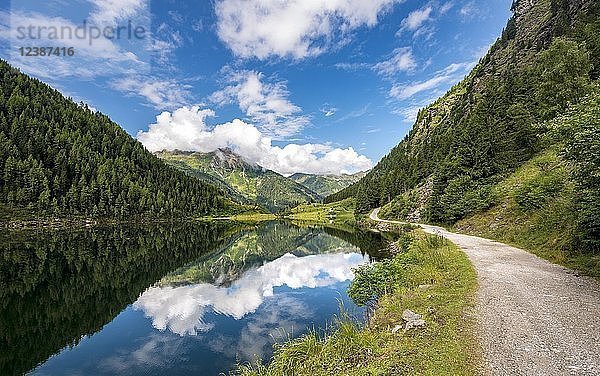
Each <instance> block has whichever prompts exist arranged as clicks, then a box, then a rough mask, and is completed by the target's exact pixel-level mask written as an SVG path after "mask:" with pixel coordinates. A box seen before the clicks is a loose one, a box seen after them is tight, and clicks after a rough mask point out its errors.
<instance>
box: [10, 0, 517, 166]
mask: <svg viewBox="0 0 600 376" xmlns="http://www.w3.org/2000/svg"><path fill="white" fill-rule="evenodd" d="M510 5H511V0H487V1H473V0H448V1H443V0H442V1H437V0H435V1H427V2H426V1H411V0H406V1H396V0H286V1H281V0H262V1H256V0H255V1H251V0H213V1H199V0H197V1H185V2H183V1H173V0H165V1H157V0H119V1H117V0H48V1H45V2H43V3H42V2H39V1H37V0H19V1H15V0H13V1H12V2H9V3H8V4H5V2H3V5H2V7H3V8H0V26H1V29H0V31H1V32H0V42H1V43H2V57H3V58H4V59H7V60H9V62H11V63H12V64H13V65H15V66H17V67H19V68H21V69H22V70H23V71H24V72H25V73H28V74H31V75H33V76H35V77H38V78H40V79H41V80H43V81H44V82H47V83H49V84H50V85H52V86H53V87H55V88H57V89H58V90H60V91H61V92H63V93H64V94H65V95H68V96H70V97H72V98H74V99H75V100H77V101H83V102H85V103H87V104H88V105H89V106H91V107H92V108H93V109H96V110H98V111H101V112H103V113H105V114H107V115H109V116H110V117H111V118H112V119H113V120H115V121H116V122H117V123H118V124H120V125H121V126H123V128H124V129H125V130H126V131H127V132H128V133H130V134H131V135H132V136H134V137H137V138H138V139H139V140H140V141H141V142H142V143H144V145H146V147H148V148H149V149H150V150H153V151H154V150H161V149H173V148H178V149H189V150H198V151H210V150H214V149H215V148H217V147H225V146H229V147H231V148H233V149H234V150H236V151H237V152H238V153H239V154H241V155H242V156H243V157H244V158H246V159H247V160H249V161H251V162H256V163H259V164H261V165H263V166H265V167H267V168H271V169H274V170H276V171H278V172H281V173H284V174H290V173H293V172H310V173H341V172H354V171H357V170H364V169H368V168H369V167H370V166H371V165H372V164H374V163H376V162H377V161H378V160H379V159H380V158H381V157H382V156H384V155H385V154H386V153H387V152H388V151H389V150H390V149H391V148H392V147H393V146H395V145H396V144H397V143H398V142H400V140H401V139H402V138H403V137H404V135H406V134H407V132H408V131H409V130H410V128H411V126H412V124H413V122H414V118H415V116H416V112H417V110H418V109H419V108H421V107H424V106H426V105H427V104H429V103H431V102H432V101H433V100H435V99H436V98H437V97H439V96H441V95H443V93H444V92H445V91H447V90H448V89H449V88H450V87H451V86H452V85H453V84H455V83H456V82H458V81H460V79H462V77H464V75H465V74H466V73H468V71H469V70H470V69H471V68H472V67H473V65H474V64H475V63H476V62H477V61H478V59H479V58H480V57H481V56H482V55H483V54H484V53H485V51H486V50H487V48H488V47H489V46H490V44H491V43H493V42H494V41H495V39H496V38H497V37H498V35H499V34H500V32H501V30H502V28H503V27H504V26H505V24H506V21H507V19H508V18H509V16H510V12H509V8H510ZM83 20H86V25H87V26H88V27H89V26H92V25H94V26H96V25H97V26H98V27H99V28H103V27H113V28H114V27H118V26H123V25H128V24H131V25H132V27H142V28H143V29H144V30H145V31H146V32H145V33H144V35H143V38H126V37H122V38H119V39H114V38H113V39H110V40H109V39H106V38H103V37H100V38H98V39H94V40H93V41H92V43H91V44H90V43H89V39H85V40H84V39H83V38H82V39H77V38H66V37H65V35H62V38H60V37H59V38H52V36H51V35H50V34H48V30H49V29H44V30H42V31H41V32H40V34H35V33H34V34H33V35H31V34H30V35H26V36H25V37H23V35H22V34H19V33H18V30H19V27H20V26H21V27H23V26H34V27H36V28H37V29H34V30H39V26H46V27H48V28H49V27H51V26H56V27H57V28H58V27H65V26H66V27H71V28H76V27H77V26H80V25H82V24H83ZM21 30H22V29H21ZM37 37H40V39H38V38H37ZM42 45H45V46H54V47H73V48H74V50H75V55H74V56H52V57H32V56H20V52H19V50H18V48H19V47H26V46H42Z"/></svg>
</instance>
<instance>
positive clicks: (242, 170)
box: [156, 149, 321, 212]
mask: <svg viewBox="0 0 600 376" xmlns="http://www.w3.org/2000/svg"><path fill="white" fill-rule="evenodd" d="M156 156H158V157H159V158H160V159H162V160H163V161H165V162H166V163H168V164H169V165H171V166H173V167H175V168H177V169H179V170H181V171H184V172H185V173H186V174H188V175H190V176H193V177H197V178H199V179H201V180H204V181H206V182H209V183H211V184H215V185H216V186H218V187H220V188H222V189H223V190H224V191H225V192H228V193H229V194H230V195H231V196H232V197H235V198H237V199H238V200H239V201H240V202H243V203H246V204H249V203H254V204H257V205H259V206H262V207H264V208H266V209H267V210H269V211H271V212H279V211H281V210H284V209H286V208H290V207H294V206H297V205H299V204H304V203H312V202H316V201H319V200H321V197H320V196H319V195H318V194H317V193H315V192H313V191H311V190H310V189H308V188H306V187H304V186H302V185H300V184H298V183H296V182H295V181H293V180H291V179H289V178H286V177H285V176H283V175H280V174H278V173H276V172H274V171H271V170H267V169H264V168H262V167H260V166H258V165H256V164H250V163H248V162H246V161H244V159H242V157H240V156H239V155H237V154H235V153H234V152H232V151H231V150H230V149H218V150H216V151H214V152H211V153H200V152H184V151H178V150H175V151H162V152H157V153H156Z"/></svg>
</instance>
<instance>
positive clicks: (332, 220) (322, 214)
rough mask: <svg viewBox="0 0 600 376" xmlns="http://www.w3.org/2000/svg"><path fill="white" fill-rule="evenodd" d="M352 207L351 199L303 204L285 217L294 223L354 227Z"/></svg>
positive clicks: (353, 202)
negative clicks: (304, 222) (303, 222)
mask: <svg viewBox="0 0 600 376" xmlns="http://www.w3.org/2000/svg"><path fill="white" fill-rule="evenodd" d="M354 205H355V201H354V199H352V198H348V199H345V200H343V201H337V202H334V203H331V204H303V205H299V206H297V207H295V208H293V209H292V210H291V211H290V213H288V214H287V215H286V217H287V218H289V219H292V220H296V221H307V222H316V223H329V224H339V225H354V224H355V223H356V219H355V217H354Z"/></svg>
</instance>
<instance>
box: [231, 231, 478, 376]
mask: <svg viewBox="0 0 600 376" xmlns="http://www.w3.org/2000/svg"><path fill="white" fill-rule="evenodd" d="M413 234H414V237H415V240H414V241H413V242H412V243H411V244H410V245H409V246H408V249H407V250H406V251H404V252H401V253H399V254H398V255H396V256H395V257H394V258H393V259H392V260H390V261H388V262H385V263H375V264H374V266H371V267H372V268H384V269H387V272H390V273H388V274H389V275H393V276H394V278H391V279H388V280H387V288H386V289H385V291H387V293H385V294H384V295H383V296H381V297H380V298H379V300H378V301H379V302H378V306H377V309H376V310H375V311H374V314H373V316H372V318H371V319H370V320H369V321H368V323H366V324H365V325H364V327H361V325H359V324H357V323H356V322H353V321H352V320H350V319H348V318H346V317H344V316H342V317H341V318H340V319H338V320H336V321H335V322H334V329H333V330H331V331H329V332H328V333H323V332H318V331H312V332H310V333H309V334H306V335H304V336H302V337H300V338H297V339H292V340H289V341H288V342H285V343H282V344H278V345H276V347H275V354H274V356H273V358H272V359H271V361H270V363H269V364H268V365H263V364H261V363H256V364H246V365H242V366H240V367H239V369H238V371H237V374H239V375H242V376H280V375H281V376H283V375H472V374H475V369H476V366H477V363H478V361H479V357H478V354H479V351H478V350H477V345H476V339H475V337H474V334H473V332H474V316H473V314H472V311H473V307H474V294H475V291H476V287H477V284H476V274H475V271H474V269H473V267H472V266H471V264H470V262H469V260H468V259H467V257H466V255H465V254H464V253H462V252H461V251H460V250H459V249H458V248H457V247H456V246H454V245H453V244H452V243H450V242H448V241H446V240H444V239H442V238H440V237H436V236H433V235H425V234H424V233H423V232H421V231H415V232H413ZM357 273H362V272H357ZM367 274H368V273H367ZM357 277H358V275H357ZM358 280H359V278H357V279H356V280H355V281H358ZM368 280H369V279H368V278H367V279H366V280H365V279H364V278H363V279H360V281H359V282H354V284H355V283H361V284H363V286H361V287H360V289H361V290H364V289H368V288H370V285H369V283H370V282H366V281H368ZM354 284H353V286H352V287H351V289H353V288H356V287H355V286H354ZM364 284H366V285H364ZM424 285H427V286H424ZM405 309H410V310H412V311H414V312H417V313H419V314H422V315H423V318H424V319H425V321H426V326H425V328H422V329H412V330H410V331H407V332H404V331H403V330H400V331H397V332H396V333H392V331H391V329H392V328H394V327H395V325H398V324H402V319H401V316H402V313H403V311H404V310H405Z"/></svg>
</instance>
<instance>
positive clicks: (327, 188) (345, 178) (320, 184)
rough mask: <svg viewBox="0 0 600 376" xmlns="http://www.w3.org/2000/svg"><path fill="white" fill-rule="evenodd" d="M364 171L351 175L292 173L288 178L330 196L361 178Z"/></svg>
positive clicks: (323, 195) (321, 194)
mask: <svg viewBox="0 0 600 376" xmlns="http://www.w3.org/2000/svg"><path fill="white" fill-rule="evenodd" d="M365 175H366V173H364V172H358V173H356V174H352V175H347V174H343V175H313V174H301V173H298V174H294V175H292V176H290V179H292V180H294V181H295V182H296V183H299V184H302V185H303V186H305V187H306V188H308V189H310V190H311V191H313V192H316V193H318V194H319V195H320V196H322V197H327V196H330V195H332V194H334V193H337V192H339V191H341V190H342V189H344V188H346V187H348V186H350V185H352V184H354V183H356V182H357V181H359V180H360V179H362V178H363V177H364V176H365Z"/></svg>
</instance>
